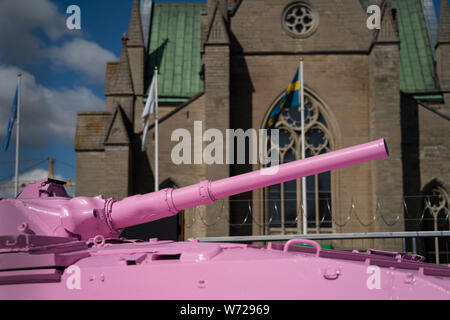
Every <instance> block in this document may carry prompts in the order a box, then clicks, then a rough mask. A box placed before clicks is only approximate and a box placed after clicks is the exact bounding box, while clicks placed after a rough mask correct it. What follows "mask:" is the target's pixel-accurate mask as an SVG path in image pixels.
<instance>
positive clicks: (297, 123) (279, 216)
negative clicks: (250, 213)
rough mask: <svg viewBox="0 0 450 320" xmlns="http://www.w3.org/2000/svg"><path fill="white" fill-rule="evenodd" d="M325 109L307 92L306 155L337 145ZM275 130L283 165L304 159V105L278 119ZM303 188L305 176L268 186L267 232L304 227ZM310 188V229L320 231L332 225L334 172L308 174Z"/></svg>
mask: <svg viewBox="0 0 450 320" xmlns="http://www.w3.org/2000/svg"><path fill="white" fill-rule="evenodd" d="M322 108H323V107H322V106H321V103H320V102H319V101H318V100H317V99H315V98H314V97H313V96H312V95H310V94H308V93H306V92H305V152H306V157H311V156H316V155H319V154H322V153H326V152H328V151H331V150H332V148H333V146H332V137H331V134H330V130H329V128H328V125H327V122H326V121H325V118H324V116H323V114H322V113H321V109H322ZM267 127H268V125H267V124H266V128H267ZM275 129H278V130H279V156H280V164H281V163H286V162H290V161H294V160H298V159H301V158H302V153H301V150H302V141H301V133H302V132H301V131H302V128H301V113H300V107H298V108H289V109H285V110H284V111H283V112H282V113H281V114H280V116H279V118H278V119H277V122H276V123H275ZM269 154H270V150H269ZM301 188H302V183H301V179H297V180H295V181H288V182H285V183H281V184H278V185H274V186H270V187H268V188H266V189H265V191H264V197H265V214H266V224H267V226H268V228H267V229H266V232H267V233H282V234H285V233H292V232H295V233H297V232H298V231H301V230H302V226H301V224H302V209H301V208H302V204H301V201H302V190H301ZM306 189H307V219H308V228H313V229H315V231H316V232H317V233H319V232H320V229H327V228H328V229H329V228H331V220H332V219H331V217H332V216H331V213H332V210H331V209H332V206H331V205H332V203H331V173H330V172H329V171H328V172H324V173H321V174H316V175H313V176H309V177H307V179H306Z"/></svg>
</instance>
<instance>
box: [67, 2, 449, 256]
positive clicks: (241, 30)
mask: <svg viewBox="0 0 450 320" xmlns="http://www.w3.org/2000/svg"><path fill="white" fill-rule="evenodd" d="M130 1H132V0H130ZM435 3H436V1H432V0H345V1H340V0H299V1H296V0H294V1H293V0H264V1H262V0H208V1H202V0H184V1H182V0H180V1H162V0H159V1H157V0H154V1H149V0H141V1H138V0H134V2H133V7H132V12H131V17H130V23H129V29H128V31H127V32H126V33H125V34H124V35H123V37H122V39H121V41H122V52H121V56H120V60H119V61H111V62H108V63H107V65H106V66H105V67H106V80H105V97H106V106H105V111H101V112H80V113H78V118H77V128H76V138H75V151H76V195H86V196H96V195H99V194H103V195H104V196H105V197H114V198H115V199H122V198H124V197H127V196H130V195H134V194H143V193H148V192H152V191H154V189H155V186H154V171H155V160H154V159H155V154H154V143H155V140H154V139H155V135H154V130H155V127H154V124H153V116H152V117H151V119H152V122H151V125H150V128H149V132H148V134H147V139H146V141H145V144H146V150H145V151H144V152H143V151H141V143H142V138H143V135H142V132H143V123H142V119H141V115H142V112H143V108H144V105H145V101H146V99H147V96H148V89H149V85H150V83H151V81H152V77H153V75H154V71H155V68H157V72H158V100H159V140H158V141H159V155H158V159H159V184H160V185H159V189H163V188H167V187H172V188H179V187H183V186H187V185H190V184H195V183H198V182H200V181H202V180H205V179H207V180H217V179H222V178H226V177H229V176H234V175H237V174H242V173H246V172H249V171H252V170H258V169H261V168H262V167H264V166H263V165H262V164H260V163H257V164H252V163H249V162H248V161H247V162H246V163H244V164H221V163H214V164H206V163H204V162H202V163H199V164H196V163H192V164H175V163H174V162H173V160H172V152H173V150H174V147H175V146H176V145H177V144H178V143H180V141H179V140H175V139H173V136H172V134H173V132H174V131H175V130H177V129H180V128H182V129H186V130H187V131H188V132H190V134H191V137H192V139H193V140H194V135H195V134H196V133H197V134H198V132H195V131H198V129H197V128H198V124H199V123H200V124H201V132H200V134H203V133H204V132H205V131H207V130H208V129H212V128H213V129H218V130H220V131H221V132H222V133H223V136H224V137H225V136H226V134H225V132H226V130H227V129H235V130H237V129H242V130H244V131H246V130H248V129H256V130H257V131H258V130H259V129H266V128H268V126H269V125H268V120H269V115H270V113H271V111H272V110H273V108H274V107H275V106H276V105H277V103H278V102H279V101H280V99H281V98H282V96H283V93H284V91H285V90H286V88H287V86H288V85H289V84H290V82H291V80H292V78H293V76H294V74H295V72H296V70H297V68H298V65H299V61H300V60H301V59H303V61H304V62H303V63H304V88H305V108H306V112H305V128H304V130H305V137H306V141H305V149H306V156H314V155H319V154H323V153H326V152H329V151H332V150H338V149H341V148H345V147H348V146H353V145H357V144H362V143H365V142H369V141H372V140H376V139H379V138H384V139H386V141H387V144H388V146H389V151H390V156H389V158H387V159H383V160H376V161H372V162H367V163H362V164H358V165H355V166H351V167H347V168H343V169H339V170H335V171H331V172H326V173H321V174H317V175H314V176H310V177H308V178H307V183H306V184H307V188H306V189H307V218H308V226H307V228H308V233H350V232H352V233H356V232H386V231H388V232H394V231H419V230H449V225H450V222H449V218H448V215H449V205H450V197H449V195H450V9H449V4H448V1H447V0H441V1H440V6H439V8H436V7H435ZM370 5H377V6H378V7H379V8H380V28H379V29H377V28H369V25H368V23H367V21H368V19H369V18H370V16H371V14H370V13H368V12H367V7H368V6H370ZM436 9H438V10H436ZM437 11H439V14H437ZM124 31H125V30H124ZM118 41H120V40H119V39H118ZM275 128H277V129H279V135H280V162H281V163H285V162H289V161H293V160H297V159H301V149H302V145H301V138H300V137H301V131H302V128H301V126H300V111H299V110H298V109H297V108H292V109H286V110H284V111H283V112H282V113H281V115H280V116H279V118H278V119H277V122H276V123H275ZM172 140H174V141H172ZM209 143H210V142H208V141H204V142H203V146H200V148H202V147H203V150H205V147H206V146H207V145H208V144H209ZM198 148H199V146H198V145H196V144H194V143H192V152H191V154H192V155H194V153H195V152H201V150H198ZM247 152H248V150H247ZM247 160H248V155H247ZM301 195H302V190H301V180H300V179H299V180H297V181H291V182H286V183H282V184H280V185H275V186H272V187H269V188H265V189H261V190H255V191H253V192H248V193H246V194H241V195H238V196H234V197H231V198H229V199H228V198H227V199H224V200H218V201H216V202H215V203H214V204H211V205H208V206H200V207H197V208H190V209H187V210H183V211H182V212H181V213H180V214H179V215H178V216H174V217H172V218H166V219H164V220H161V221H156V222H152V223H148V224H144V225H140V226H136V227H132V228H129V229H127V230H125V231H124V236H127V237H132V238H142V239H148V238H152V237H160V238H163V239H164V238H165V239H178V240H187V239H189V238H194V237H208V236H228V235H281V234H301V233H302V230H303V225H302V203H301V199H302V196H301ZM438 242H439V243H437V242H435V240H434V239H430V241H428V240H427V241H422V242H419V251H420V252H419V253H425V252H434V251H435V250H436V248H437V247H439V248H440V250H441V251H442V252H444V251H447V253H446V255H447V257H448V255H449V253H448V251H449V248H448V247H449V245H450V241H449V240H446V239H441V240H439V241H438ZM332 245H333V246H334V247H336V248H340V249H359V250H363V249H367V248H369V247H376V248H379V249H384V250H396V251H399V250H402V242H401V239H396V240H392V239H391V240H383V239H381V240H352V241H333V242H332ZM409 245H410V244H409ZM433 257H434V253H432V254H430V257H427V260H431V261H432V260H433V259H434V258H433ZM441 260H445V257H444V254H442V258H441Z"/></svg>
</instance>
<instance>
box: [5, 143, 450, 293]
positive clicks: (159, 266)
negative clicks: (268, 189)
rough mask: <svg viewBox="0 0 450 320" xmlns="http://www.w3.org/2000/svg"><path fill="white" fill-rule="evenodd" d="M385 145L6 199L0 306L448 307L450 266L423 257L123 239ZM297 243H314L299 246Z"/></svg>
mask: <svg viewBox="0 0 450 320" xmlns="http://www.w3.org/2000/svg"><path fill="white" fill-rule="evenodd" d="M387 155H388V152H387V148H386V145H385V142H384V140H378V141H374V142H371V143H367V144H363V145H359V146H355V147H351V148H346V149H342V150H338V151H334V152H330V153H327V154H323V155H320V156H317V157H312V158H308V159H305V160H299V161H295V162H290V163H287V164H283V165H280V166H279V167H273V168H267V169H263V170H260V171H255V172H251V173H247V174H244V175H240V176H235V177H230V178H226V179H223V180H219V181H214V182H209V181H202V182H200V183H199V184H196V185H192V186H188V187H184V188H180V189H176V190H173V189H164V190H161V191H158V192H155V193H151V194H146V195H137V196H133V197H129V198H126V199H124V200H121V201H115V200H114V199H104V198H103V197H102V196H98V197H95V198H89V197H76V198H73V199H71V198H69V197H67V194H66V192H65V190H64V188H63V186H62V184H63V183H62V182H59V181H55V180H51V179H48V180H47V179H46V180H41V181H38V182H37V183H34V184H30V185H28V186H27V187H26V188H25V189H24V190H23V191H22V193H21V194H20V195H19V196H18V197H17V199H3V200H1V201H0V299H206V300H208V299H209V300H216V299H449V298H450V267H447V266H439V265H433V264H427V263H424V262H422V260H423V258H422V257H420V256H417V255H408V254H403V253H398V252H387V251H381V250H371V249H370V250H368V251H367V253H358V252H345V251H336V250H325V249H321V247H320V245H319V244H318V243H317V242H315V241H312V240H306V239H293V240H290V241H288V242H287V243H286V244H285V245H281V244H276V243H269V244H268V246H267V247H258V246H251V245H245V244H218V243H200V242H198V241H196V240H194V241H191V242H172V241H158V240H157V239H150V241H149V242H137V241H131V240H124V239H119V238H118V234H119V232H120V230H121V229H123V228H124V227H127V226H130V225H135V224H140V223H143V222H148V221H153V220H157V219H161V218H164V217H166V216H170V215H173V214H176V213H177V212H178V211H179V210H181V209H184V208H189V207H193V206H196V205H202V204H208V203H212V202H213V201H215V200H216V199H219V198H222V197H227V196H230V195H233V194H237V193H241V192H246V191H249V190H253V189H256V188H262V187H265V186H268V185H271V184H277V183H280V182H283V181H288V180H292V179H297V178H300V177H303V176H307V175H312V174H317V173H320V172H324V171H328V170H331V169H337V168H341V167H344V166H348V165H352V164H356V163H360V162H364V161H368V160H374V159H378V158H383V157H386V156H387ZM295 244H307V245H311V246H312V248H310V247H300V246H296V245H295Z"/></svg>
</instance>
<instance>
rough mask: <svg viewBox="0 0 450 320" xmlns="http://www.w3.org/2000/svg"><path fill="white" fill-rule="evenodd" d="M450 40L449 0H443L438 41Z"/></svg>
mask: <svg viewBox="0 0 450 320" xmlns="http://www.w3.org/2000/svg"><path fill="white" fill-rule="evenodd" d="M449 40H450V8H449V6H448V0H441V9H440V17H439V25H438V39H437V41H438V43H439V42H443V41H449Z"/></svg>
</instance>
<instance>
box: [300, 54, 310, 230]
mask: <svg viewBox="0 0 450 320" xmlns="http://www.w3.org/2000/svg"><path fill="white" fill-rule="evenodd" d="M299 73H300V106H301V109H300V111H301V112H300V114H301V126H302V159H305V158H306V156H305V90H304V85H303V58H301V59H300V66H299ZM302 204H303V212H302V213H303V234H308V221H307V215H308V210H307V205H306V177H303V178H302Z"/></svg>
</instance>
